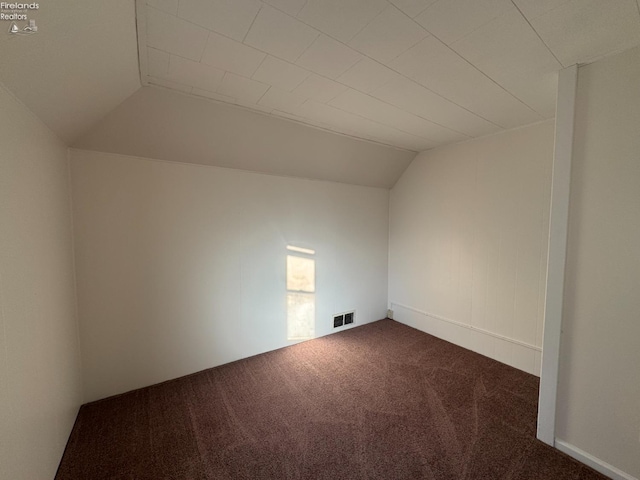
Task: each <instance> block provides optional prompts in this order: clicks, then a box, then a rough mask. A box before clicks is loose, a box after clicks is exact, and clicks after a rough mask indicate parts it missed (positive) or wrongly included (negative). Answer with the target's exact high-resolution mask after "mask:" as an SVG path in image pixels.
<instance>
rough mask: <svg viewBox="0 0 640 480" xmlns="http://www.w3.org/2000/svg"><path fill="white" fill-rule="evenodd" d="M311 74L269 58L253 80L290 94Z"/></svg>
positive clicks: (287, 63) (254, 75)
mask: <svg viewBox="0 0 640 480" xmlns="http://www.w3.org/2000/svg"><path fill="white" fill-rule="evenodd" d="M310 74H311V72H309V71H307V70H305V69H304V68H300V67H298V66H296V65H292V64H290V63H289V62H285V61H284V60H280V59H278V58H275V57H272V56H271V55H269V56H267V58H265V60H264V61H263V62H262V64H260V67H258V70H256V73H254V74H253V76H252V77H251V78H253V79H254V80H257V81H259V82H263V83H268V84H269V85H272V86H274V87H277V88H279V89H281V90H285V91H287V92H290V91H291V90H293V89H294V88H296V87H297V86H298V85H300V84H301V83H302V82H303V80H304V79H305V78H307V77H308V76H309V75H310Z"/></svg>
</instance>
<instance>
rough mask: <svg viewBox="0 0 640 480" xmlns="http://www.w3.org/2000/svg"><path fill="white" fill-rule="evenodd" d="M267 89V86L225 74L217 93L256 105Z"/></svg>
mask: <svg viewBox="0 0 640 480" xmlns="http://www.w3.org/2000/svg"><path fill="white" fill-rule="evenodd" d="M268 88H269V85H265V84H264V83H260V82H256V81H255V80H251V79H249V78H245V77H241V76H240V75H236V74H235V73H230V72H227V73H225V75H224V78H223V79H222V82H221V83H220V87H219V88H218V90H217V91H218V93H221V94H222V95H227V96H228V97H233V98H236V99H238V100H244V101H245V102H249V103H258V100H260V97H262V95H264V94H265V92H266V91H267V89H268Z"/></svg>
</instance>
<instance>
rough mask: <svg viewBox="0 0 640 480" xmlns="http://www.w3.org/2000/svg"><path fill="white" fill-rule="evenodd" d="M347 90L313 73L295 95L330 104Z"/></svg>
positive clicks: (295, 91) (297, 89)
mask: <svg viewBox="0 0 640 480" xmlns="http://www.w3.org/2000/svg"><path fill="white" fill-rule="evenodd" d="M346 89H347V87H346V86H344V85H342V84H340V83H337V82H334V81H333V80H329V79H328V78H324V77H321V76H320V75H316V74H315V73H312V74H311V75H309V76H308V77H307V78H306V79H305V80H304V81H303V82H302V83H301V84H300V85H299V86H298V88H296V89H295V90H294V91H293V93H296V94H298V95H303V96H305V97H307V98H310V99H312V100H315V101H317V102H323V103H325V102H328V101H330V100H332V99H334V98H335V97H337V96H338V95H340V94H341V93H342V92H344V91H345V90H346Z"/></svg>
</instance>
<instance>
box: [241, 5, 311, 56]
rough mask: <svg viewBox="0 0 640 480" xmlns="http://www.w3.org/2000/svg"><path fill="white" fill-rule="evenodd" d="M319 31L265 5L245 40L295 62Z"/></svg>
mask: <svg viewBox="0 0 640 480" xmlns="http://www.w3.org/2000/svg"><path fill="white" fill-rule="evenodd" d="M317 36H318V32H317V31H315V30H314V29H313V28H311V27H309V26H307V25H305V24H304V23H302V22H299V21H297V20H295V19H294V18H292V17H290V16H289V15H286V14H284V13H282V12H280V11H279V10H276V9H275V8H271V7H269V6H267V5H265V6H263V7H262V9H261V10H260V12H259V13H258V16H257V17H256V19H255V20H254V22H253V25H252V26H251V29H250V30H249V33H248V34H247V37H246V38H245V40H244V42H245V43H246V44H247V45H251V46H253V47H255V48H258V49H260V50H262V51H264V52H267V53H270V54H271V55H274V56H276V57H280V58H282V59H284V60H288V61H290V62H294V61H295V60H296V58H298V57H299V56H300V54H301V53H302V52H304V51H305V50H306V49H307V47H308V46H309V45H311V44H312V43H313V41H314V40H315V39H316V37H317Z"/></svg>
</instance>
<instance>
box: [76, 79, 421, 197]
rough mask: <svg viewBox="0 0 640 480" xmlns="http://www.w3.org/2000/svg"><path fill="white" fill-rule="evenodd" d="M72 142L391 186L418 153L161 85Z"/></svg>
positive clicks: (142, 91) (98, 148) (178, 159)
mask: <svg viewBox="0 0 640 480" xmlns="http://www.w3.org/2000/svg"><path fill="white" fill-rule="evenodd" d="M72 146H73V147H76V148H78V149H82V150H93V151H97V152H108V153H118V154H121V155H132V156H137V157H147V158H157V159H160V160H169V161H173V162H185V163H197V164H200V165H212V166H216V167H228V168H237V169H240V170H247V171H252V172H261V173H267V174H273V175H283V176H289V177H299V178H314V179H317V180H328V181H331V182H341V183H349V184H354V185H364V186H369V187H383V188H391V186H393V184H394V183H395V182H396V180H397V179H398V178H399V177H400V175H402V172H403V171H404V170H405V168H407V166H408V165H409V163H411V161H412V160H413V159H414V158H415V156H416V153H415V152H410V151H408V150H401V149H398V148H395V147H389V146H386V145H381V144H379V143H373V142H369V141H365V140H361V139H357V138H352V137H347V136H345V135H339V134H337V133H334V132H328V131H325V130H320V129H318V128H314V127H310V126H308V125H302V124H300V123H297V122H294V121H293V120H286V119H282V118H277V117H274V116H269V115H266V114H261V113H256V112H252V111H250V110H248V109H244V108H242V107H238V106H234V105H228V104H225V103H219V102H214V101H213V100H207V99H204V98H198V97H191V96H189V95H186V94H183V93H178V92H172V91H170V90H166V89H162V88H156V87H144V88H141V89H140V90H138V91H137V92H136V93H135V94H133V95H132V96H131V97H130V98H128V99H127V100H126V101H124V102H123V103H122V104H121V105H119V106H118V107H117V108H116V109H114V110H113V111H112V112H110V113H109V114H108V115H107V116H106V117H105V118H104V119H103V120H102V121H100V122H98V124H96V125H95V126H94V127H93V128H91V129H90V130H89V131H88V132H87V133H86V134H85V135H83V136H82V137H81V138H80V139H78V141H76V142H75V143H74V144H73V145H72Z"/></svg>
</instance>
